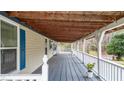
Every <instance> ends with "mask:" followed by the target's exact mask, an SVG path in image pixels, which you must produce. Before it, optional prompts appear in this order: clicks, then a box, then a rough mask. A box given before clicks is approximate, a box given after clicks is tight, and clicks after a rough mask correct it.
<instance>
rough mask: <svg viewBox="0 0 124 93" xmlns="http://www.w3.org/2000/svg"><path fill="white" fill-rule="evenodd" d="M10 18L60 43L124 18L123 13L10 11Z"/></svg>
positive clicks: (70, 40) (76, 38)
mask: <svg viewBox="0 0 124 93" xmlns="http://www.w3.org/2000/svg"><path fill="white" fill-rule="evenodd" d="M7 13H8V15H9V16H10V17H17V18H18V19H19V20H20V21H22V22H24V23H26V24H27V25H29V26H31V27H32V28H34V29H35V30H36V31H37V32H38V33H40V34H42V35H45V36H46V37H49V38H51V39H53V40H55V41H59V42H73V41H76V40H78V39H80V38H81V37H85V36H86V35H88V34H90V33H92V32H94V31H95V30H97V29H100V28H101V27H103V26H105V25H108V24H110V23H112V22H113V21H116V20H118V19H120V18H121V17H124V12H122V11H114V12H113V11H36V12H34V11H25V12H24V11H11V12H10V11H9V12H7Z"/></svg>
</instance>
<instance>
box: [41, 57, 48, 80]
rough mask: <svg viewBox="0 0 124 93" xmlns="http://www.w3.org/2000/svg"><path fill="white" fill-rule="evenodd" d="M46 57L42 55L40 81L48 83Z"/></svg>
mask: <svg viewBox="0 0 124 93" xmlns="http://www.w3.org/2000/svg"><path fill="white" fill-rule="evenodd" d="M47 61H48V57H47V55H44V57H43V66H42V77H41V78H42V80H43V81H48V64H47Z"/></svg>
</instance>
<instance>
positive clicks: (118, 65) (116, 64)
mask: <svg viewBox="0 0 124 93" xmlns="http://www.w3.org/2000/svg"><path fill="white" fill-rule="evenodd" d="M84 54H85V55H88V56H90V57H93V58H96V59H98V58H97V57H95V56H92V55H90V54H88V53H84ZM99 59H100V60H101V61H104V62H106V63H109V64H112V65H114V66H117V67H120V68H122V69H124V66H123V65H121V64H118V63H115V62H113V61H111V60H107V59H104V58H99Z"/></svg>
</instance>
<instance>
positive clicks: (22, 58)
mask: <svg viewBox="0 0 124 93" xmlns="http://www.w3.org/2000/svg"><path fill="white" fill-rule="evenodd" d="M25 47H26V35H25V31H24V30H22V29H20V70H22V69H24V68H25V66H26V57H25V56H26V54H25Z"/></svg>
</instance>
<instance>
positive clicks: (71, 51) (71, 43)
mask: <svg viewBox="0 0 124 93" xmlns="http://www.w3.org/2000/svg"><path fill="white" fill-rule="evenodd" d="M71 54H73V43H71Z"/></svg>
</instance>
